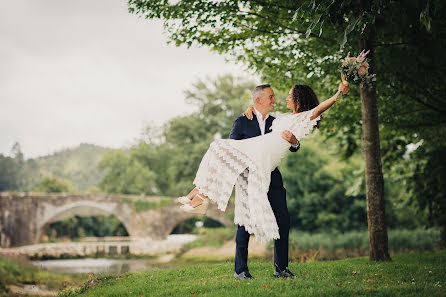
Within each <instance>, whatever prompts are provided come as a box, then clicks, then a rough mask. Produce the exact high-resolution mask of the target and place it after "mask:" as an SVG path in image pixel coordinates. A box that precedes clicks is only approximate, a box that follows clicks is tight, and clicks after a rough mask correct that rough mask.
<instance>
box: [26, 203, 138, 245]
mask: <svg viewBox="0 0 446 297" xmlns="http://www.w3.org/2000/svg"><path fill="white" fill-rule="evenodd" d="M44 207H45V208H46V210H44V211H42V215H43V218H42V219H41V220H40V221H39V224H38V226H37V232H36V237H35V238H34V243H38V242H39V240H40V239H41V237H42V235H43V233H44V232H45V230H46V229H47V228H48V227H49V226H50V224H52V223H54V222H58V221H61V220H63V219H66V218H69V217H73V216H80V217H88V216H103V215H105V216H108V215H114V216H115V217H116V218H117V219H118V220H119V221H120V222H121V224H122V225H123V226H124V228H125V229H126V231H127V233H128V234H129V236H132V226H131V224H130V223H129V222H128V220H127V218H125V217H123V216H122V214H121V213H119V211H116V208H117V203H113V202H111V203H104V202H94V201H88V200H80V201H76V202H72V203H68V204H64V205H61V206H59V207H54V206H49V205H45V206H44ZM48 208H49V209H48Z"/></svg>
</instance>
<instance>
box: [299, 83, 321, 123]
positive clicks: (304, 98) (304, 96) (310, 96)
mask: <svg viewBox="0 0 446 297" xmlns="http://www.w3.org/2000/svg"><path fill="white" fill-rule="evenodd" d="M293 102H294V109H296V110H295V111H296V112H302V111H307V110H311V109H313V108H315V107H316V106H318V105H319V99H317V96H316V93H314V91H313V89H312V88H310V87H309V86H306V85H294V86H293ZM321 120H322V116H321ZM321 120H320V121H321ZM320 121H318V123H317V127H318V128H319V123H320Z"/></svg>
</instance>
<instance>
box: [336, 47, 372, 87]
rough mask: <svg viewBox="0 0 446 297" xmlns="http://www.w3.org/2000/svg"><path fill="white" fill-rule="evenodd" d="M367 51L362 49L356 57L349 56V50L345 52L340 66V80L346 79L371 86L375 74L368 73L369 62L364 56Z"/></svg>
mask: <svg viewBox="0 0 446 297" xmlns="http://www.w3.org/2000/svg"><path fill="white" fill-rule="evenodd" d="M368 53H369V52H368V51H367V52H364V51H362V52H361V53H360V54H359V55H358V56H357V57H350V52H349V53H348V54H347V57H345V59H344V61H343V62H342V65H341V68H340V71H341V78H342V81H344V80H347V81H349V82H352V83H353V84H356V85H357V84H360V85H362V86H364V87H366V88H369V87H371V86H372V82H374V81H376V78H375V74H369V63H368V62H367V60H366V58H365V57H366V56H367V54H368Z"/></svg>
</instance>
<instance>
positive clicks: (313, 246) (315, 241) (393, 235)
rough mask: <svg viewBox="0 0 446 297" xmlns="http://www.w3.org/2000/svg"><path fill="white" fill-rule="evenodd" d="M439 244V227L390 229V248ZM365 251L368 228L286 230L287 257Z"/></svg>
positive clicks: (411, 248) (332, 256) (412, 248)
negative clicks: (361, 229)
mask: <svg viewBox="0 0 446 297" xmlns="http://www.w3.org/2000/svg"><path fill="white" fill-rule="evenodd" d="M439 247H441V235H440V229H415V230H406V229H402V230H390V231H389V249H390V250H391V251H427V250H434V249H436V248H439ZM368 250H369V235H368V231H351V232H346V233H343V234H342V233H314V234H311V233H308V232H297V231H294V232H291V233H290V258H291V259H308V258H312V257H313V256H312V255H314V254H315V253H316V251H317V254H318V259H339V258H346V257H350V256H363V255H365V254H367V252H368Z"/></svg>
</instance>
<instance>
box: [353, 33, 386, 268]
mask: <svg viewBox="0 0 446 297" xmlns="http://www.w3.org/2000/svg"><path fill="white" fill-rule="evenodd" d="M360 46H361V49H364V50H366V51H367V50H369V51H370V53H369V54H368V58H369V59H370V69H369V71H370V73H374V64H375V63H374V62H375V55H374V36H373V33H371V34H370V33H369V34H368V35H367V36H365V35H361V37H360ZM360 92H361V103H362V107H361V110H362V135H363V136H362V137H363V141H362V143H363V148H364V158H365V180H366V189H367V218H368V225H369V240H370V243H369V250H370V260H372V261H390V260H391V259H390V255H389V247H388V238H387V226H386V217H385V206H384V179H383V174H382V165H381V149H380V141H379V126H378V104H377V95H376V84H375V83H373V87H371V88H369V89H367V88H364V87H361V89H360Z"/></svg>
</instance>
